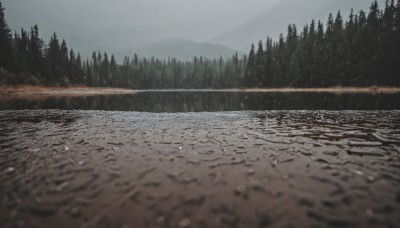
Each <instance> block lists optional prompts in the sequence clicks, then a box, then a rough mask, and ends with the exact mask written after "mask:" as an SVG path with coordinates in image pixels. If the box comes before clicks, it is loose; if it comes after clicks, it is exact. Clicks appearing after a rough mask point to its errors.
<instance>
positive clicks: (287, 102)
mask: <svg viewBox="0 0 400 228" xmlns="http://www.w3.org/2000/svg"><path fill="white" fill-rule="evenodd" d="M399 101H400V93H395V94H352V93H346V94H334V93H256V92H248V93H246V92H223V91H219V92H212V91H203V92H193V91H179V92H157V91H153V92H138V93H136V94H124V95H97V96H81V97H80V96H65V97H64V96H63V97H60V96H55V97H52V96H48V95H43V94H42V95H34V96H30V97H25V98H13V97H12V98H10V99H2V100H0V110H9V109H17V110H22V109H64V110H72V109H76V110H110V111H138V112H171V113H175V112H221V111H242V110H399V109H400V102H399Z"/></svg>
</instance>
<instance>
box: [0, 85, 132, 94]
mask: <svg viewBox="0 0 400 228" xmlns="http://www.w3.org/2000/svg"><path fill="white" fill-rule="evenodd" d="M136 92H137V91H135V90H129V89H120V88H103V87H101V88H100V87H87V86H71V87H46V86H29V85H28V86H25V85H24V86H0V94H6V95H11V96H24V95H27V96H29V95H39V94H47V95H60V96H86V95H98V94H128V93H136Z"/></svg>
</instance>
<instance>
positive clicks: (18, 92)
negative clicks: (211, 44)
mask: <svg viewBox="0 0 400 228" xmlns="http://www.w3.org/2000/svg"><path fill="white" fill-rule="evenodd" d="M141 92H245V93H334V94H351V93H358V94H359V93H366V94H395V93H400V87H379V86H371V87H328V88H232V89H149V90H133V89H124V88H111V87H87V86H68V87H55V86H51V87H47V86H30V85H28V86H21V85H20V86H4V85H3V86H0V95H1V96H8V97H15V96H16V97H28V96H92V95H112V94H115V95H116V94H135V93H141Z"/></svg>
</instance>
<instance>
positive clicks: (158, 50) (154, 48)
mask: <svg viewBox="0 0 400 228" xmlns="http://www.w3.org/2000/svg"><path fill="white" fill-rule="evenodd" d="M235 52H236V51H235V50H233V49H230V48H228V47H225V46H222V45H218V44H211V43H200V42H194V41H190V40H183V39H166V40H162V41H159V42H155V43H152V44H149V45H145V46H142V47H140V48H137V49H130V50H126V51H120V52H118V53H117V56H132V55H133V54H135V53H136V54H138V55H139V56H144V57H153V56H154V57H157V58H161V59H166V58H168V57H171V58H176V59H179V60H191V59H193V57H194V56H198V57H199V56H203V57H207V58H220V57H221V56H222V57H223V58H229V57H231V56H232V55H233V54H235Z"/></svg>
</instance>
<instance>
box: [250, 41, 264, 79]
mask: <svg viewBox="0 0 400 228" xmlns="http://www.w3.org/2000/svg"><path fill="white" fill-rule="evenodd" d="M264 70H265V53H264V48H263V43H262V41H261V40H260V42H259V43H258V49H257V55H256V68H255V75H254V78H253V81H252V86H255V87H262V86H265V85H264V84H263V81H264V76H265V72H264Z"/></svg>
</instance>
